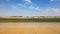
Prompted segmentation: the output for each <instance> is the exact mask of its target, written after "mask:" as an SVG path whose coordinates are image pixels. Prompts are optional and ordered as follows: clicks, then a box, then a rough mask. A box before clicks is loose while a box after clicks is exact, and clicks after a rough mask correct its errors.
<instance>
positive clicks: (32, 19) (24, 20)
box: [0, 18, 60, 23]
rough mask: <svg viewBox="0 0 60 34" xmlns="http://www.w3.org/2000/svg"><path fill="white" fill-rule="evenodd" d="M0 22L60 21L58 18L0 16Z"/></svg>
mask: <svg viewBox="0 0 60 34" xmlns="http://www.w3.org/2000/svg"><path fill="white" fill-rule="evenodd" d="M0 22H8V23H9V22H60V18H0Z"/></svg>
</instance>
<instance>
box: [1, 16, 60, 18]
mask: <svg viewBox="0 0 60 34" xmlns="http://www.w3.org/2000/svg"><path fill="white" fill-rule="evenodd" d="M0 18H60V16H0Z"/></svg>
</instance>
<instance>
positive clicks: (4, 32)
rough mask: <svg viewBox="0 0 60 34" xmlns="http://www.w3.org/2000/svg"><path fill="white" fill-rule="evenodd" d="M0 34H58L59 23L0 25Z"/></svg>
mask: <svg viewBox="0 0 60 34" xmlns="http://www.w3.org/2000/svg"><path fill="white" fill-rule="evenodd" d="M0 34H60V23H0Z"/></svg>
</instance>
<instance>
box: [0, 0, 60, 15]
mask: <svg viewBox="0 0 60 34" xmlns="http://www.w3.org/2000/svg"><path fill="white" fill-rule="evenodd" d="M0 16H60V0H0Z"/></svg>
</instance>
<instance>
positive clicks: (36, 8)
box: [29, 5, 40, 11]
mask: <svg viewBox="0 0 60 34" xmlns="http://www.w3.org/2000/svg"><path fill="white" fill-rule="evenodd" d="M29 8H30V9H34V10H38V11H40V7H39V6H37V7H35V6H32V5H31V6H29Z"/></svg>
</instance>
